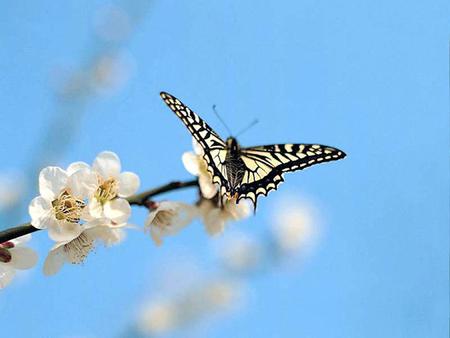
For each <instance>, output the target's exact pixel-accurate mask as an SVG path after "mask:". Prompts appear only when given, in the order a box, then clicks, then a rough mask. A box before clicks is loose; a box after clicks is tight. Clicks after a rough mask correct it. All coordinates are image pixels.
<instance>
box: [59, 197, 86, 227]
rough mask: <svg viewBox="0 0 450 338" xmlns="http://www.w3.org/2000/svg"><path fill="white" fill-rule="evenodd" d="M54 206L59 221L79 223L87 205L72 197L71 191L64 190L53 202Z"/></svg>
mask: <svg viewBox="0 0 450 338" xmlns="http://www.w3.org/2000/svg"><path fill="white" fill-rule="evenodd" d="M52 206H53V210H54V212H55V217H56V219H57V220H59V221H62V220H65V221H67V222H70V223H79V222H80V217H81V213H82V211H83V208H84V207H85V206H86V203H84V202H83V201H82V200H79V199H77V198H75V197H74V196H72V195H71V194H70V191H69V190H64V191H63V192H62V193H61V194H60V195H59V196H58V198H57V199H55V200H54V201H52Z"/></svg>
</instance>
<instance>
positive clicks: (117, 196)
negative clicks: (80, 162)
mask: <svg viewBox="0 0 450 338" xmlns="http://www.w3.org/2000/svg"><path fill="white" fill-rule="evenodd" d="M92 169H93V170H94V172H95V173H96V174H97V187H96V190H95V192H94V194H93V196H92V198H91V199H90V201H89V205H88V210H89V215H90V216H91V218H94V219H96V218H97V219H98V218H108V219H110V220H111V221H112V223H111V224H113V225H116V226H117V225H119V224H126V222H127V220H128V218H129V217H130V215H131V207H130V204H129V203H128V201H127V200H126V199H125V198H126V197H129V196H131V195H133V194H134V193H135V192H136V191H137V190H138V189H139V185H140V180H139V177H138V176H137V175H136V174H135V173H132V172H129V171H125V172H121V163H120V159H119V157H118V156H117V155H116V154H115V153H113V152H111V151H104V152H102V153H100V154H98V155H97V157H96V158H95V161H94V163H93V165H92Z"/></svg>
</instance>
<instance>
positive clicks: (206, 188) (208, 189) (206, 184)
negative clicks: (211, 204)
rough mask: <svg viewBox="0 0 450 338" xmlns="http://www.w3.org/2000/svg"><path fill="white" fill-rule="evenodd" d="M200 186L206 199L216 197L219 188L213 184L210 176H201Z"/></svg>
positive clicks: (199, 179)
mask: <svg viewBox="0 0 450 338" xmlns="http://www.w3.org/2000/svg"><path fill="white" fill-rule="evenodd" d="M198 184H199V186H200V191H201V192H202V195H203V197H204V198H207V199H211V198H213V197H214V196H216V194H217V192H218V187H217V185H216V184H214V183H212V182H211V178H210V177H209V176H207V175H200V177H199V178H198Z"/></svg>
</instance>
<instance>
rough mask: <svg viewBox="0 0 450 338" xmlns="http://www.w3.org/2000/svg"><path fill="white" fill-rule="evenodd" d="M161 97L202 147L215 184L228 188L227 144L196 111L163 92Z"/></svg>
mask: <svg viewBox="0 0 450 338" xmlns="http://www.w3.org/2000/svg"><path fill="white" fill-rule="evenodd" d="M160 95H161V98H162V99H163V100H164V102H165V103H166V104H167V105H168V106H169V108H170V109H171V110H172V111H173V112H174V113H175V114H176V115H177V116H178V117H179V118H180V119H181V121H182V122H183V123H184V124H185V125H186V127H187V129H188V130H189V132H190V133H191V134H192V136H193V137H194V139H195V140H196V141H197V142H198V143H199V144H200V146H201V147H202V149H203V152H204V156H203V158H204V159H205V161H206V163H207V165H208V171H209V172H210V173H211V175H212V180H213V183H217V184H218V185H219V186H221V187H222V186H223V187H226V186H227V181H226V179H225V177H227V175H226V167H225V165H224V162H225V156H226V149H225V142H224V141H223V140H222V139H221V138H220V136H219V135H217V133H216V132H215V131H214V130H212V128H211V127H210V126H209V125H208V124H207V123H206V122H205V121H203V120H202V119H201V118H200V117H199V116H198V115H197V114H196V113H195V112H194V111H192V110H191V109H190V108H189V107H187V106H186V105H185V104H183V102H181V101H180V100H178V99H177V98H176V97H174V96H172V95H170V94H168V93H165V92H162V93H161V94H160Z"/></svg>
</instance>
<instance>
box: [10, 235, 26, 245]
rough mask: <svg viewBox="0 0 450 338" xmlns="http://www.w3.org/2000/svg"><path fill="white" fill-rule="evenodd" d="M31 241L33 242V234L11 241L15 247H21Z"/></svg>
mask: <svg viewBox="0 0 450 338" xmlns="http://www.w3.org/2000/svg"><path fill="white" fill-rule="evenodd" d="M30 240H31V234H28V235H23V236H20V237H17V238H14V239H12V240H11V242H13V243H14V245H15V246H19V245H23V244H25V243H26V242H28V241H30Z"/></svg>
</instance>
